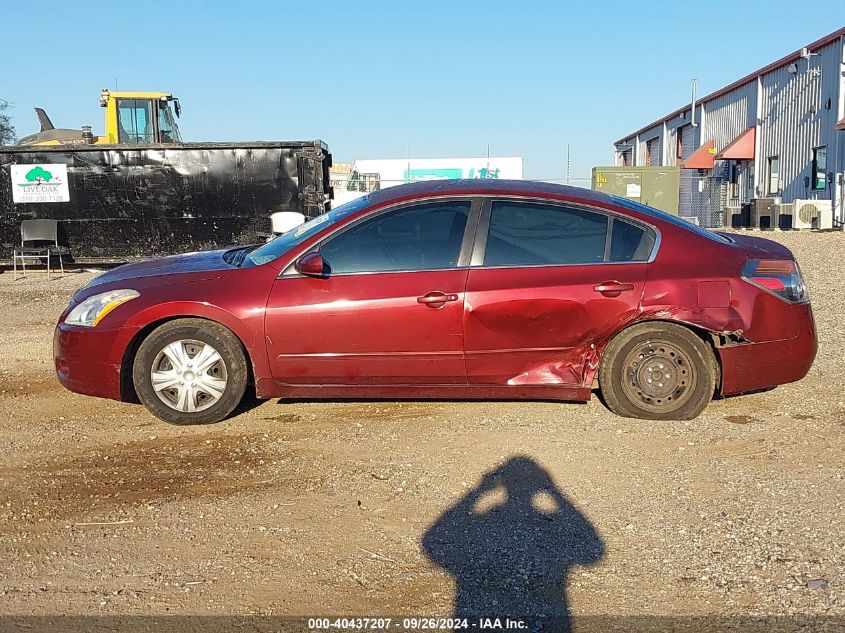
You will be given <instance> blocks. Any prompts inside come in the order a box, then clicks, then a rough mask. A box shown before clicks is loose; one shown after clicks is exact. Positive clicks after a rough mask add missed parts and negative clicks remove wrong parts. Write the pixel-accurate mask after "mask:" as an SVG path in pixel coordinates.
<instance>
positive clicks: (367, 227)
mask: <svg viewBox="0 0 845 633" xmlns="http://www.w3.org/2000/svg"><path fill="white" fill-rule="evenodd" d="M469 210H470V202H469V201H442V202H430V203H424V204H417V205H413V206H409V207H405V208H402V209H398V210H396V211H390V212H388V213H385V214H382V215H378V216H376V217H374V218H372V219H369V220H365V221H363V222H361V223H360V224H358V225H356V226H353V227H352V228H350V229H349V230H347V231H344V232H343V233H341V234H340V235H338V236H337V237H335V238H332V239H331V240H329V241H328V242H326V243H325V244H323V246H322V247H321V248H320V253H321V254H322V256H323V258H324V259H325V261H326V263H327V264H328V265H329V267H330V269H331V272H332V273H333V274H343V273H361V272H393V271H414V270H443V269H447V268H455V267H456V266H457V265H458V257H459V256H460V253H461V242H462V241H463V237H464V230H465V229H466V224H467V218H468V217H469Z"/></svg>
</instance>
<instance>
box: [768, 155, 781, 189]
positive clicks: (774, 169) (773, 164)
mask: <svg viewBox="0 0 845 633" xmlns="http://www.w3.org/2000/svg"><path fill="white" fill-rule="evenodd" d="M779 190H780V156H769V188H768V190H767V193H768V194H770V195H777V193H778V191H779Z"/></svg>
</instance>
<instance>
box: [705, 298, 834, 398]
mask: <svg viewBox="0 0 845 633" xmlns="http://www.w3.org/2000/svg"><path fill="white" fill-rule="evenodd" d="M794 310H795V317H796V319H797V321H798V336H796V337H794V338H790V339H787V340H782V341H771V342H766V343H745V344H742V345H732V346H729V347H722V348H719V356H720V359H721V364H722V388H721V393H722V395H726V396H729V395H734V394H738V393H746V392H748V391H757V390H759V389H766V388H768V387H775V386H777V385H783V384H786V383H789V382H795V381H796V380H801V379H802V378H803V377H804V376H806V375H807V372H808V371H810V367H811V366H812V364H813V360H814V359H815V358H816V352H817V351H818V342H817V339H816V327H815V322H814V321H813V311H812V309H811V308H810V305H809V304H798V305H795V306H794Z"/></svg>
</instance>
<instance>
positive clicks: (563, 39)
mask: <svg viewBox="0 0 845 633" xmlns="http://www.w3.org/2000/svg"><path fill="white" fill-rule="evenodd" d="M33 7H36V8H37V12H38V17H37V18H34V17H33V13H32V12H33ZM0 15H2V18H3V22H4V23H5V24H6V25H7V26H6V28H4V29H3V43H4V46H3V50H4V53H3V56H2V61H0V69H2V71H0V77H2V79H1V80H0V98H4V99H8V100H10V101H13V102H14V103H15V108H14V109H13V110H12V111H11V114H12V115H13V117H14V121H13V122H14V124H15V126H16V128H17V132H18V135H24V134H29V133H32V132H35V131H37V127H38V126H37V121H36V118H35V115H34V112H33V111H32V108H33V107H34V106H42V107H44V108H46V109H47V112H48V113H49V114H50V116H51V118H52V119H53V122H54V123H55V124H56V126H57V127H79V126H80V125H82V124H90V125H92V126H93V128H94V132H95V133H98V132H100V133H101V132H102V127H103V112H102V110H101V108H100V107H99V105H98V98H99V91H100V88H102V87H110V88H114V87H115V83H116V84H117V87H118V88H120V89H123V90H162V91H171V92H173V93H174V94H175V95H176V96H178V97H179V98H180V100H181V102H182V106H183V112H182V119H181V121H180V127H181V129H182V135H183V137H184V138H185V139H186V140H192V141H201V140H232V141H236V140H244V141H246V140H258V139H263V140H271V139H286V140H302V139H313V138H321V139H323V140H324V141H325V142H327V143H328V144H329V146H330V148H331V150H332V152H333V154H334V156H335V161H336V162H339V161H350V160H352V159H355V158H392V157H405V156H406V155H407V154H408V152H409V151H410V154H411V155H412V156H414V157H437V156H483V155H484V154H485V152H486V148H487V146H488V145H489V146H490V153H491V155H499V156H506V155H521V156H524V157H525V176H526V177H528V178H536V179H552V178H563V177H564V176H565V170H566V146H567V143H569V144H570V145H571V151H572V176H573V178H577V177H589V174H590V169H591V167H592V166H594V165H596V164H607V163H608V162H609V161H610V160H611V158H612V143H613V141H614V140H615V139H617V138H619V137H620V136H623V135H624V134H625V133H627V132H629V131H631V130H633V129H636V128H638V127H640V126H641V125H642V124H644V123H647V122H650V121H652V120H653V119H656V118H658V117H659V116H661V115H663V114H665V113H667V112H669V111H671V110H674V109H675V108H677V107H679V106H680V105H682V104H683V103H685V102H688V101H689V94H690V79H691V78H693V77H695V78H697V79H698V80H699V82H698V85H699V95H703V94H705V93H707V92H710V91H712V90H715V89H718V88H720V87H722V86H723V85H725V84H726V83H729V82H731V81H733V80H735V79H738V78H739V77H740V76H742V75H744V74H747V73H748V72H751V71H753V70H755V69H756V68H758V67H760V66H763V65H765V64H767V63H769V62H771V61H774V60H775V59H776V58H778V57H780V56H782V55H784V54H786V53H788V52H790V51H792V50H795V49H797V48H800V47H801V46H803V45H805V44H807V43H809V42H811V41H812V40H815V39H817V38H819V37H821V36H823V35H826V34H827V33H829V32H832V31H834V30H836V29H837V28H839V27H841V26H842V25H843V23H845V0H832V1H831V0H828V1H818V0H817V1H816V2H811V3H798V2H795V1H794V0H793V1H791V2H784V1H780V0H773V1H768V2H749V1H737V0H734V1H732V2H723V1H721V0H709V1H708V2H706V3H699V2H653V3H647V2H630V1H629V2H613V1H604V2H582V3H569V2H563V1H558V2H544V1H523V2H499V1H497V0H487V1H486V2H471V1H465V2H455V1H451V2H441V1H439V0H426V1H424V2H414V1H408V0H403V1H398V2H368V1H366V0H358V1H347V2H334V1H332V0H323V1H321V2H308V1H307V0H306V1H304V2H303V1H300V2H287V1H280V2H273V1H261V2H259V1H249V0H242V1H240V2H233V1H227V2H220V1H211V0H209V1H206V2H199V1H179V2H176V1H162V0H152V1H150V0H147V1H145V2H101V1H100V0H91V1H88V2H84V3H80V2H67V1H66V0H65V1H63V2H56V1H53V0H39V2H37V3H35V4H33V3H32V2H18V1H14V0H6V1H5V2H3V3H2V9H0ZM837 19H838V20H839V22H838V23H837V22H836V20H837ZM9 25H11V27H10V26H9Z"/></svg>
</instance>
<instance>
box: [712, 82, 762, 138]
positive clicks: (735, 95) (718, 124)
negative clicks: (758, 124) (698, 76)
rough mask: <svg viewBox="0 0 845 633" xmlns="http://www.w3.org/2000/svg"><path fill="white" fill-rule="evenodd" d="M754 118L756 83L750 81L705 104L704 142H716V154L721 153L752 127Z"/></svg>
mask: <svg viewBox="0 0 845 633" xmlns="http://www.w3.org/2000/svg"><path fill="white" fill-rule="evenodd" d="M756 117H757V82H756V81H751V82H749V83H747V84H745V85H744V86H740V87H739V88H737V89H736V90H731V91H730V92H728V93H727V94H724V95H722V96H721V97H716V98H715V99H713V100H712V101H708V102H707V118H706V120H705V122H704V130H703V135H704V137H705V139H704V140H706V141H709V140H711V139H712V140H714V141H716V152H717V153H718V152H721V151H722V150H723V149H725V147H727V146H728V145H729V144H730V143H732V142H733V141H734V140H735V139H736V138H737V137H738V136H739V135H740V134H742V133H743V132H745V130H747V129H748V128H749V127H751V126H753V125H754V124H755V119H756Z"/></svg>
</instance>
